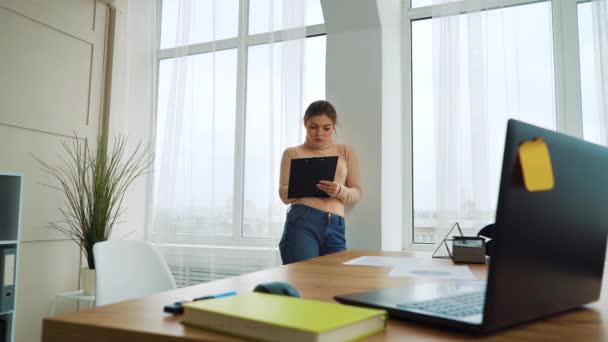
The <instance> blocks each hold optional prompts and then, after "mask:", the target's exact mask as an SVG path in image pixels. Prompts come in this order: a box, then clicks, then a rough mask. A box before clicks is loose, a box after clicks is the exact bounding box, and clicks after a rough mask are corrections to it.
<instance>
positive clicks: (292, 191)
mask: <svg viewBox="0 0 608 342" xmlns="http://www.w3.org/2000/svg"><path fill="white" fill-rule="evenodd" d="M337 167H338V156H330V157H313V158H296V159H292V160H291V166H290V169H289V190H288V191H287V198H303V197H329V195H328V194H326V193H325V192H324V191H323V190H321V189H319V188H318V187H317V184H318V183H319V181H322V180H327V181H333V180H334V177H335V176H336V168H337Z"/></svg>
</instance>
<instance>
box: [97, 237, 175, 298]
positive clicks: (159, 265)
mask: <svg viewBox="0 0 608 342" xmlns="http://www.w3.org/2000/svg"><path fill="white" fill-rule="evenodd" d="M93 255H94V257H95V270H96V272H95V273H96V280H95V287H96V290H95V291H96V293H95V296H96V297H95V304H96V305H105V304H110V303H115V302H120V301H123V300H128V299H132V298H137V297H144V296H147V295H151V294H154V293H157V292H162V291H166V290H170V289H174V288H176V286H175V280H174V279H173V276H172V275H171V271H169V267H168V266H167V263H166V262H165V259H164V258H163V257H162V255H161V254H160V253H159V252H158V251H157V250H155V249H154V248H153V247H152V246H151V245H150V244H148V243H146V242H144V241H136V240H110V241H104V242H98V243H96V244H95V245H94V246H93Z"/></svg>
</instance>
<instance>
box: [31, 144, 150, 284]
mask: <svg viewBox="0 0 608 342" xmlns="http://www.w3.org/2000/svg"><path fill="white" fill-rule="evenodd" d="M61 145H62V146H63V148H64V152H65V155H64V156H60V160H61V163H60V165H57V166H53V165H50V164H49V163H47V162H45V161H42V160H41V159H39V158H36V160H37V161H38V162H39V163H40V164H41V166H42V170H43V171H45V172H46V173H48V174H49V175H50V176H51V178H52V179H53V180H54V181H56V182H57V183H58V184H56V185H50V184H44V185H46V186H48V187H50V188H53V189H56V190H59V191H61V192H63V193H64V194H65V198H66V200H65V208H60V209H59V211H60V212H61V216H62V219H61V220H59V221H55V222H51V223H49V226H50V227H51V228H53V229H56V230H58V231H60V232H61V233H63V234H64V235H65V236H67V237H68V238H69V239H71V240H72V241H74V242H76V244H77V245H78V247H79V248H80V250H81V251H82V253H84V255H85V257H86V260H87V265H88V269H85V270H83V275H82V279H83V288H84V294H85V295H94V294H95V273H94V272H95V271H94V270H95V259H94V257H93V245H95V243H97V242H100V241H105V240H107V239H109V238H110V235H111V234H112V228H113V227H114V225H115V224H117V223H118V222H119V221H118V220H119V218H120V216H121V214H122V213H123V212H124V208H123V206H122V204H123V199H124V196H125V193H126V191H127V189H128V188H129V186H130V185H131V184H132V183H133V181H135V179H137V178H138V177H139V176H141V175H143V174H145V173H146V172H148V168H149V166H150V165H151V163H152V155H151V153H150V152H149V148H148V147H145V148H144V147H142V145H141V142H140V143H139V144H138V145H137V146H136V148H135V149H134V151H133V152H130V153H127V152H126V139H125V137H123V136H116V137H115V138H114V143H113V144H112V148H111V149H108V141H107V138H104V137H99V138H98V139H97V147H96V148H95V150H94V151H93V150H92V149H91V147H90V145H89V144H88V142H87V141H86V140H85V139H82V138H78V137H77V136H74V137H73V138H69V139H64V140H62V141H61Z"/></svg>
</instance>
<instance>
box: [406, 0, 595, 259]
mask: <svg viewBox="0 0 608 342" xmlns="http://www.w3.org/2000/svg"><path fill="white" fill-rule="evenodd" d="M588 1H589V0H575V1H572V0H487V1H485V2H484V3H483V4H481V3H480V4H478V5H480V6H483V7H479V8H477V9H478V10H486V9H499V8H504V7H511V6H523V5H528V4H533V3H539V2H551V12H552V13H551V14H552V19H551V20H552V30H553V56H554V80H555V85H554V87H555V97H554V98H555V109H556V113H555V114H556V118H555V120H556V129H557V131H559V132H563V133H566V134H569V135H572V136H575V137H579V138H583V112H582V97H581V84H580V59H579V44H578V16H577V5H578V4H579V3H584V2H588ZM462 5H463V1H455V2H449V3H446V4H440V5H432V6H424V7H414V8H411V0H404V1H403V2H402V9H403V10H402V17H403V21H402V33H403V40H402V42H403V45H402V56H403V57H402V68H403V80H402V82H403V86H404V89H405V92H404V94H403V96H404V97H403V107H404V116H405V120H404V125H403V127H402V129H403V134H404V136H409V137H410V139H408V140H406V141H405V146H404V153H405V156H404V167H405V168H407V169H408V172H406V173H404V182H403V193H404V194H406V197H408V195H407V194H409V196H410V197H409V198H408V200H406V201H405V202H404V204H405V208H404V212H406V213H409V214H406V215H405V216H404V222H403V223H404V232H403V233H404V234H403V241H402V243H403V248H402V249H403V250H414V251H432V250H433V248H434V246H435V245H434V244H433V243H419V242H415V238H414V234H415V227H414V219H413V218H414V191H413V190H414V177H413V158H414V151H413V140H412V137H413V135H412V127H413V106H412V90H413V88H412V86H413V84H412V74H413V73H412V22H414V21H417V20H427V19H431V18H433V15H434V17H437V13H441V15H442V16H451V15H458V14H464V13H469V12H473V11H475V10H476V8H475V7H472V5H471V4H467V6H466V7H465V6H462ZM463 8H466V11H464V10H463Z"/></svg>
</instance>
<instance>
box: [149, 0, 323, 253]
mask: <svg viewBox="0 0 608 342" xmlns="http://www.w3.org/2000/svg"><path fill="white" fill-rule="evenodd" d="M285 6H288V8H284V7H285ZM161 8H162V13H161V19H160V25H161V26H160V30H159V31H160V32H159V34H160V37H159V50H158V53H157V55H158V91H157V120H156V142H155V145H156V146H155V147H156V148H155V150H156V153H155V179H154V194H155V195H154V199H153V205H152V207H153V210H152V211H153V219H152V221H153V224H152V226H153V228H152V239H153V241H156V242H160V243H185V244H201V243H204V244H222V245H228V244H229V245H248V246H273V247H274V246H276V239H277V238H279V237H280V233H281V230H282V222H283V220H284V212H285V209H286V208H285V205H284V204H282V203H281V201H280V199H279V196H278V188H277V187H278V165H279V164H280V158H281V155H282V151H283V149H284V148H286V147H287V146H288V145H291V144H292V140H286V139H285V136H286V132H285V131H286V130H292V131H295V132H296V134H295V136H294V135H293V134H291V135H290V139H295V140H296V141H301V139H300V138H302V139H303V135H302V132H303V128H302V124H301V117H302V115H303V112H304V110H305V106H306V105H307V104H308V103H309V102H312V101H313V100H316V99H320V98H324V97H325V89H324V87H325V27H324V25H323V22H324V20H323V15H322V11H321V3H320V0H305V1H304V0H303V1H294V2H291V1H289V2H286V1H283V0H240V1H239V0H221V1H220V0H201V1H198V0H197V1H192V0H163V1H162V5H161ZM245 9H246V10H247V11H246V10H245ZM245 13H248V14H249V16H248V20H247V22H248V25H247V27H240V25H241V24H242V22H241V21H240V20H239V17H241V16H242V15H244V14H245ZM290 13H297V17H290V16H289V15H288V14H290ZM285 29H290V31H289V32H287V31H285ZM239 32H242V33H240V34H239ZM294 32H295V33H294ZM240 35H241V36H240ZM294 51H295V52H294ZM294 53H295V55H296V56H297V58H292V57H293V56H294ZM284 57H289V58H284ZM292 69H293V70H298V72H301V75H300V76H299V79H294V78H293V74H292V73H290V72H291V71H292ZM286 83H287V84H288V85H289V86H292V87H298V92H297V94H299V96H298V98H297V99H295V100H293V101H296V102H294V103H297V106H295V107H294V106H291V107H286V106H285V101H286V100H285V98H286V96H287V95H285V94H282V92H284V91H285V89H286V87H285V84H286ZM286 108H287V109H289V110H287V109H286ZM287 111H288V112H289V113H288V114H286V112H287ZM286 121H289V122H288V123H287V124H286ZM288 133H291V132H288ZM298 139H300V140H298Z"/></svg>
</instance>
